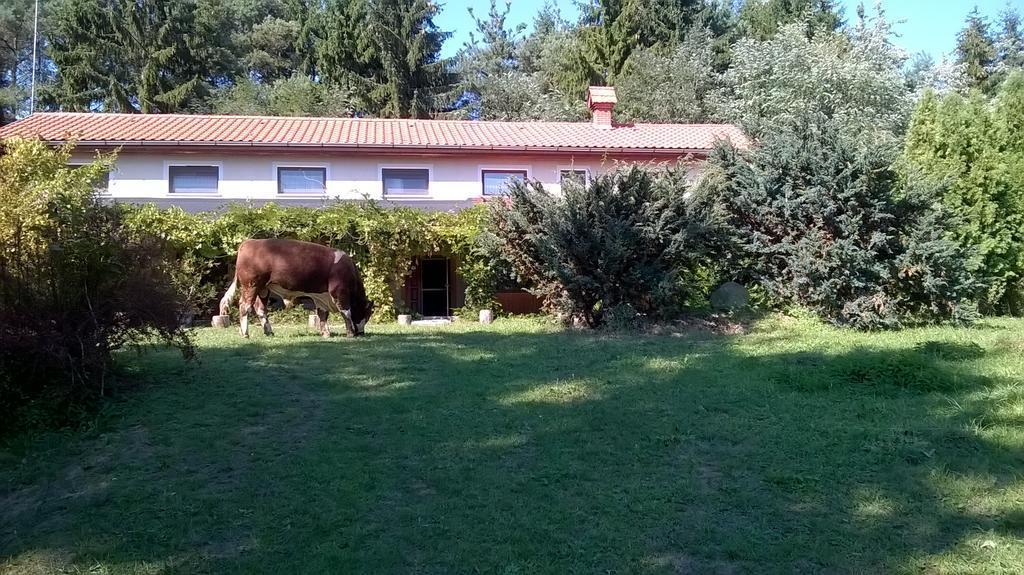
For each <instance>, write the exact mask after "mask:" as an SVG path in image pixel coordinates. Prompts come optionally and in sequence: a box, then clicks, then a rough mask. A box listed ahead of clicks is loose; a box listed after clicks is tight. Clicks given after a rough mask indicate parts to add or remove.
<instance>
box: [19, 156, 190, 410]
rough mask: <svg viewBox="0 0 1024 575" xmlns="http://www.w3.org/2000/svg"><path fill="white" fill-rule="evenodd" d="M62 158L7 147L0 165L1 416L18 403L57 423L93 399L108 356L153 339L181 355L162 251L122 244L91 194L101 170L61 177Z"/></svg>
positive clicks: (116, 220)
mask: <svg viewBox="0 0 1024 575" xmlns="http://www.w3.org/2000/svg"><path fill="white" fill-rule="evenodd" d="M70 151H71V148H70V147H64V148H61V149H57V150H52V149H50V148H48V147H47V146H46V145H45V144H43V143H41V142H37V141H17V140H12V141H8V142H7V143H5V144H4V154H3V155H2V156H0V245H2V246H3V249H2V251H0V412H3V413H5V414H8V415H10V414H12V413H14V412H15V411H16V409H17V408H19V407H22V406H24V405H25V404H26V403H28V402H33V401H35V402H37V403H44V404H45V406H44V407H45V408H46V409H45V411H48V412H52V413H56V412H57V411H60V410H62V409H67V408H69V407H71V406H74V405H78V404H79V403H80V402H81V401H83V400H87V399H90V398H94V397H97V396H101V395H103V394H104V392H105V386H106V383H105V382H106V379H107V373H108V370H109V367H110V364H111V359H112V354H113V352H114V351H116V350H118V349H122V348H125V347H139V346H142V345H144V344H145V343H147V342H150V341H152V340H153V339H154V338H155V339H157V340H162V341H163V342H165V343H168V344H171V345H174V346H177V347H178V348H180V349H181V350H182V351H183V352H184V353H185V354H186V355H188V354H190V353H191V349H192V348H191V341H190V339H189V337H188V335H187V334H186V333H185V332H184V331H183V330H182V329H181V327H180V314H181V311H182V309H181V306H180V298H179V297H178V294H177V293H176V292H175V290H174V289H173V286H172V283H171V282H170V280H169V277H168V273H167V272H168V270H167V266H166V260H165V259H164V252H163V249H162V245H161V243H160V242H159V241H155V240H154V239H153V238H149V237H145V236H138V237H134V238H129V237H128V236H127V235H126V233H125V230H124V228H123V227H122V225H121V223H122V222H121V219H120V215H119V213H118V211H117V210H116V209H113V208H110V207H108V206H104V205H102V204H101V203H100V202H99V200H98V198H97V196H96V194H95V192H94V190H93V185H94V183H95V182H97V181H98V180H99V178H100V177H102V175H103V174H104V173H105V172H106V171H107V170H108V169H109V167H110V164H111V162H112V158H111V157H101V158H98V159H97V160H96V161H95V162H93V163H92V164H90V165H88V166H84V167H81V168H78V169H71V168H69V167H67V161H68V157H69V155H70ZM43 398H45V399H43ZM52 413H51V414H52ZM5 423H7V424H13V418H10V417H9V418H6V419H5Z"/></svg>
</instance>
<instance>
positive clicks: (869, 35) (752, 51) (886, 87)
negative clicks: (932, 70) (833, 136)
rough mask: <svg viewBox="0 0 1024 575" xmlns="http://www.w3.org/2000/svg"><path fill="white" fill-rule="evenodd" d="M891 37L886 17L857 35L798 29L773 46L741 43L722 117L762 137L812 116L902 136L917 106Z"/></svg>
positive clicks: (863, 24) (862, 25)
mask: <svg viewBox="0 0 1024 575" xmlns="http://www.w3.org/2000/svg"><path fill="white" fill-rule="evenodd" d="M890 36H891V30H890V28H889V25H888V23H887V22H886V21H885V20H884V19H883V18H875V19H871V20H869V19H867V18H862V19H861V20H860V21H859V22H858V24H857V25H856V27H855V28H854V29H853V30H852V31H851V32H850V33H849V34H841V33H835V32H827V31H822V32H820V33H819V34H816V35H815V36H814V37H813V38H808V37H807V34H806V28H805V25H804V24H802V23H796V24H789V25H786V26H783V27H782V29H781V30H780V31H779V33H778V34H777V35H775V36H773V37H772V38H771V39H769V40H763V41H760V40H754V39H746V40H741V41H740V42H739V43H738V44H737V45H736V47H735V48H734V50H733V56H732V58H733V60H732V67H731V68H730V69H729V70H728V71H727V72H726V73H725V75H724V81H725V84H726V86H725V88H724V89H723V90H722V91H721V92H720V93H719V94H717V95H716V97H715V100H716V101H717V102H718V104H719V106H720V109H719V115H720V116H721V117H724V118H729V119H731V120H733V121H735V122H738V123H740V124H741V125H742V126H743V127H744V128H745V129H746V130H747V131H748V132H749V133H751V134H753V135H754V136H755V137H757V136H761V135H762V134H765V133H767V132H770V131H774V130H775V129H777V127H778V126H779V125H780V124H782V125H788V124H792V123H793V119H794V118H800V117H806V116H810V115H818V116H823V117H827V118H832V119H835V120H836V121H837V122H838V124H839V125H841V126H843V127H844V130H846V129H849V130H852V131H854V132H862V131H865V130H871V131H877V130H879V129H880V130H884V131H887V132H890V133H893V134H897V133H900V132H901V131H902V129H903V126H904V125H905V123H906V120H907V117H908V116H909V113H910V106H911V102H910V94H909V93H908V92H907V88H906V83H905V80H904V78H903V75H902V72H901V67H902V66H903V58H902V56H901V55H900V53H899V52H898V51H897V50H896V49H895V48H894V47H893V46H892V44H891V43H890Z"/></svg>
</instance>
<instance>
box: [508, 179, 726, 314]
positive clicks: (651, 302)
mask: <svg viewBox="0 0 1024 575" xmlns="http://www.w3.org/2000/svg"><path fill="white" fill-rule="evenodd" d="M682 177H683V174H682V172H681V171H679V170H675V169H669V170H654V169H644V168H641V167H639V166H635V165H634V166H632V167H628V168H619V169H616V170H613V171H611V172H608V173H606V174H602V175H600V176H597V177H596V178H594V179H593V181H592V182H591V183H590V185H589V186H586V187H585V186H583V185H582V184H580V183H567V184H566V185H565V186H563V188H562V192H563V194H562V196H561V197H557V196H554V195H551V194H549V193H548V192H547V191H545V190H544V188H543V186H542V185H541V184H540V183H538V182H519V183H517V184H515V185H513V186H512V187H511V190H510V193H509V196H508V198H507V201H498V202H493V203H492V204H491V205H492V206H493V208H492V222H493V228H492V234H493V235H492V236H491V240H490V242H489V245H490V246H491V248H492V250H493V251H494V252H495V253H496V255H497V257H500V258H502V259H503V260H505V261H507V262H509V263H510V265H511V266H512V268H513V272H514V273H515V275H516V276H517V277H518V278H519V279H520V280H521V281H522V282H523V283H525V284H527V285H529V286H531V291H532V292H533V293H534V294H536V295H538V296H539V297H541V298H542V299H543V301H544V305H545V307H546V308H547V309H548V310H550V311H555V312H558V313H560V314H562V315H563V317H564V318H566V319H569V320H573V321H575V320H579V321H582V322H584V323H586V324H587V325H588V326H590V327H598V326H600V325H602V324H604V323H605V321H606V320H607V319H608V317H609V314H611V315H612V316H614V317H615V321H616V323H619V324H621V323H630V322H631V321H632V320H631V319H629V318H632V317H634V316H639V317H643V318H662V317H668V316H672V315H674V314H676V313H677V312H678V311H679V310H680V308H681V303H682V301H683V299H684V291H685V288H686V287H687V282H686V281H681V278H692V277H694V270H695V269H696V268H697V267H699V266H701V265H704V263H705V262H706V261H707V254H708V253H709V251H710V249H711V248H712V246H713V245H714V243H715V242H714V238H713V231H712V230H711V229H710V228H708V227H707V226H704V225H703V224H702V223H701V222H699V221H696V220H695V219H694V218H693V217H692V216H691V213H690V209H689V204H688V202H687V201H686V198H685V195H684V194H685V186H684V185H683V180H682ZM619 307H622V308H623V309H622V310H620V311H614V310H616V308H619Z"/></svg>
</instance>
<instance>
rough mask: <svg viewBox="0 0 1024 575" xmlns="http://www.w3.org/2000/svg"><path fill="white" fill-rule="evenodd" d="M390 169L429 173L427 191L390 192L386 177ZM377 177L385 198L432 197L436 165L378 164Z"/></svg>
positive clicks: (381, 193)
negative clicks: (410, 192) (409, 192)
mask: <svg viewBox="0 0 1024 575" xmlns="http://www.w3.org/2000/svg"><path fill="white" fill-rule="evenodd" d="M390 170H407V171H418V172H426V174H427V189H426V193H423V194H388V187H387V182H386V181H385V179H384V173H385V172H387V171H390ZM377 178H378V180H379V181H380V197H381V198H382V199H385V200H401V199H423V198H431V197H433V195H432V194H431V188H433V184H434V167H433V166H432V165H422V164H419V165H409V164H401V165H397V164H383V165H379V166H377Z"/></svg>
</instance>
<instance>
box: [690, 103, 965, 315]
mask: <svg viewBox="0 0 1024 575" xmlns="http://www.w3.org/2000/svg"><path fill="white" fill-rule="evenodd" d="M889 141H890V140H889V139H888V138H879V140H878V141H870V140H869V139H867V138H854V137H852V136H850V135H848V134H845V133H844V132H843V130H841V129H840V128H837V127H836V125H835V123H834V122H829V121H820V119H818V118H806V119H805V120H804V122H803V123H802V124H797V125H792V126H787V127H785V129H780V130H779V131H778V132H777V133H776V134H774V135H770V136H767V137H766V138H764V139H763V141H762V142H761V144H760V146H759V147H758V148H756V149H755V150H753V151H752V152H749V153H744V152H741V151H739V150H736V149H734V148H732V147H729V146H725V145H723V146H721V147H719V148H718V149H717V150H716V151H715V152H714V154H713V157H712V158H711V161H710V166H709V168H708V172H707V173H706V174H705V176H704V178H703V179H702V181H701V183H700V185H699V186H698V189H697V190H696V194H695V195H696V203H697V205H699V209H700V210H701V211H703V212H705V213H706V214H708V217H709V219H712V220H714V221H716V222H718V223H719V224H720V225H721V226H723V228H724V229H725V230H727V232H728V234H729V236H730V237H731V238H732V246H731V247H730V248H729V249H726V250H724V251H723V257H722V260H721V261H722V262H723V263H724V264H725V265H726V266H727V267H728V268H729V269H730V270H731V271H732V272H733V273H734V274H735V275H736V276H738V277H740V278H742V279H745V280H747V281H749V280H754V281H756V282H758V283H760V284H762V285H763V286H764V287H765V288H766V289H767V291H768V292H769V295H770V296H771V297H772V298H774V299H777V300H779V301H782V302H789V303H792V304H798V305H803V306H806V307H808V308H810V309H812V310H813V311H815V312H816V313H817V314H819V315H820V316H822V317H824V318H827V319H828V320H830V321H832V322H834V323H837V324H842V325H851V326H855V327H858V328H879V327H897V326H900V325H904V324H907V323H915V322H924V321H940V320H954V321H969V320H971V319H973V318H974V317H975V315H976V308H975V306H974V305H973V304H972V297H973V296H974V295H975V293H976V291H977V285H976V283H975V281H974V280H973V278H972V275H971V273H970V272H971V269H970V261H971V258H970V255H971V254H970V252H969V251H967V250H964V249H962V248H961V247H960V246H958V245H957V244H955V243H954V242H951V241H948V240H947V239H945V237H944V236H945V233H946V231H947V230H948V229H949V226H951V225H954V224H955V222H953V221H952V220H950V218H949V214H947V213H946V212H945V211H944V210H943V209H942V208H941V205H940V204H939V202H938V200H937V190H936V189H935V188H932V187H929V186H926V185H923V184H921V183H919V182H913V181H910V182H909V183H905V182H903V181H901V180H900V177H899V174H898V173H897V171H896V169H895V167H894V159H895V158H896V157H897V156H898V152H897V150H896V149H895V147H894V146H892V145H890V144H888V143H887V142H889Z"/></svg>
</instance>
